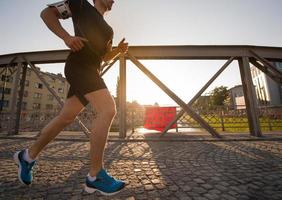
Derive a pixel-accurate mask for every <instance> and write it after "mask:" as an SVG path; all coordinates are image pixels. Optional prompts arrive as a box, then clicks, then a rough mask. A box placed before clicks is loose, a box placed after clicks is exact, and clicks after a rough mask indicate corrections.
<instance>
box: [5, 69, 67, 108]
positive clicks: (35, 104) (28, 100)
mask: <svg viewBox="0 0 282 200" xmlns="http://www.w3.org/2000/svg"><path fill="white" fill-rule="evenodd" d="M37 69H38V70H39V71H40V68H37ZM40 74H41V76H42V77H43V78H44V79H45V80H46V81H47V83H48V84H49V86H50V87H51V88H53V89H54V91H55V92H56V93H57V95H58V96H59V97H60V98H61V99H62V100H65V99H66V96H67V92H68V89H69V84H68V82H67V81H66V79H65V78H64V77H63V76H62V75H61V74H52V73H48V72H42V71H40ZM0 77H1V80H0V105H1V104H2V110H3V111H7V112H9V111H11V109H12V103H11V102H12V98H13V97H12V96H13V95H12V94H13V89H14V85H15V84H16V82H15V77H16V72H15V73H12V74H11V72H10V70H3V71H2V73H1V74H0ZM19 90H20V85H19V86H18V91H19ZM3 91H4V93H3ZM18 98H19V97H18ZM0 108H1V107H0ZM58 108H59V103H58V102H57V100H56V99H55V97H54V96H53V95H52V94H51V93H50V92H49V91H48V89H47V87H46V86H45V85H43V83H42V82H41V80H40V79H39V78H38V77H37V75H36V74H35V73H34V72H33V71H32V70H31V69H30V68H28V69H27V74H26V81H25V89H24V95H23V103H22V110H25V111H35V110H37V111H46V110H54V109H55V110H56V109H58Z"/></svg>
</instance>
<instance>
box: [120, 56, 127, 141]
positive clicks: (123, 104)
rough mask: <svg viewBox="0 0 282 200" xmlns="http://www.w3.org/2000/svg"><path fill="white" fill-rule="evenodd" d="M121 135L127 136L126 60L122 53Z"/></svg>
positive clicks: (122, 136)
mask: <svg viewBox="0 0 282 200" xmlns="http://www.w3.org/2000/svg"><path fill="white" fill-rule="evenodd" d="M119 78H120V79H119V88H118V90H119V136H120V137H121V138H125V137H126V131H127V130H126V60H125V57H124V54H121V55H120V68H119Z"/></svg>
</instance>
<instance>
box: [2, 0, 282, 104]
mask: <svg viewBox="0 0 282 200" xmlns="http://www.w3.org/2000/svg"><path fill="white" fill-rule="evenodd" d="M52 2H56V0H41V1H38V0H28V1H23V0H1V1H0V25H1V29H0V44H1V47H0V54H7V53H16V52H28V51H43V50H55V49H66V47H65V45H64V43H63V42H62V41H61V40H60V39H58V38H57V37H56V36H55V35H54V34H53V33H51V32H50V31H49V30H48V29H47V27H46V26H45V25H44V23H43V22H42V20H41V19H40V17H39V15H40V12H41V10H42V9H43V8H44V7H45V5H46V4H47V3H52ZM281 8H282V1H281V0H236V1H235V0H212V1H211V0H138V1H137V0H116V1H115V4H114V6H113V10H112V11H111V12H110V13H108V14H107V16H106V17H105V18H106V20H107V21H108V23H109V24H110V25H111V26H112V27H113V29H114V32H115V38H114V44H115V45H116V44H117V43H118V42H119V41H120V40H121V39H122V38H123V37H125V38H126V39H127V41H128V42H129V44H130V45H132V46H134V45H257V46H277V47H282V37H281V35H282V25H281V21H282V12H281ZM62 23H63V26H64V27H65V28H66V29H67V30H68V31H70V32H71V33H73V29H72V23H71V20H70V19H69V20H64V21H62ZM142 63H144V64H145V66H147V67H148V68H149V69H150V70H152V71H153V72H154V73H155V74H156V75H157V76H158V77H159V78H160V79H161V80H162V81H164V83H165V84H167V86H168V87H169V88H171V89H172V90H173V91H174V92H175V93H176V94H178V95H179V96H180V97H181V98H183V100H184V101H187V102H188V100H189V99H190V98H192V97H193V95H194V94H195V93H196V92H197V91H198V90H199V89H200V88H201V87H202V86H203V85H204V84H205V83H206V81H208V79H209V78H210V77H211V76H212V75H213V74H214V73H215V72H216V71H217V70H218V69H219V68H220V67H221V66H222V64H223V63H224V61H142ZM41 67H42V70H43V71H46V70H48V71H50V72H53V73H59V72H60V73H62V74H64V73H63V65H62V64H59V65H58V64H56V65H44V66H41ZM117 75H118V65H115V66H114V68H113V69H112V70H110V71H109V73H108V74H107V75H106V76H105V80H106V83H107V85H108V87H109V89H110V91H111V92H112V94H113V95H115V89H116V80H117ZM127 75H128V77H127V78H128V80H127V95H128V96H127V99H128V101H132V100H137V101H138V102H139V103H142V104H153V103H155V102H158V103H159V104H162V105H163V104H165V105H169V104H174V103H173V101H172V100H171V99H170V98H169V97H167V96H166V95H165V94H164V93H163V92H162V91H160V89H158V88H157V87H156V86H155V85H154V84H153V83H152V82H151V81H150V80H147V79H145V78H144V75H143V74H142V73H140V72H139V71H138V69H137V68H136V67H134V66H133V65H132V64H130V63H128V72H127ZM236 84H240V76H239V71H238V66H237V63H236V62H233V63H232V65H231V66H230V67H229V68H228V69H227V70H226V71H225V72H224V73H223V74H222V75H221V76H220V77H219V79H218V80H217V81H216V82H215V83H214V84H213V85H212V86H211V87H210V88H209V89H208V91H209V90H211V89H213V88H214V87H215V86H220V85H225V86H228V87H229V88H230V87H232V86H234V85H236Z"/></svg>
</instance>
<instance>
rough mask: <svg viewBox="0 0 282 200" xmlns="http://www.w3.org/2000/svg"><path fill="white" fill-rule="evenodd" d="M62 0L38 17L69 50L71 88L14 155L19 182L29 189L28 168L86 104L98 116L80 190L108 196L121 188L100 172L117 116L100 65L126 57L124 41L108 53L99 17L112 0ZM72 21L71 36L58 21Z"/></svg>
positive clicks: (108, 34) (106, 31)
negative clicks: (32, 139) (52, 114)
mask: <svg viewBox="0 0 282 200" xmlns="http://www.w3.org/2000/svg"><path fill="white" fill-rule="evenodd" d="M93 3H94V6H93V5H92V4H90V3H89V2H88V1H87V0H65V1H61V2H57V3H53V4H50V5H48V6H47V8H45V9H44V10H43V11H42V12H41V18H42V19H43V21H44V23H45V24H46V25H47V27H48V28H49V29H50V30H51V31H52V32H53V33H55V34H56V35H57V36H58V37H59V38H61V39H62V40H63V41H64V42H65V44H66V45H67V46H68V47H69V48H70V49H71V53H70V54H69V56H68V58H67V60H66V64H65V76H66V79H67V81H68V82H69V84H70V89H69V91H68V95H67V100H66V102H65V103H64V106H63V108H62V110H61V111H60V113H59V114H58V116H56V117H55V118H54V119H53V120H51V121H50V122H49V123H48V124H47V125H46V126H45V127H44V128H43V129H42V130H41V133H40V136H39V137H38V139H37V140H36V141H35V142H34V143H33V144H32V145H31V146H29V147H28V148H26V149H24V150H21V151H19V152H16V153H15V154H14V160H15V162H16V163H17V164H18V178H19V180H20V181H21V182H22V183H24V184H26V185H29V184H31V182H32V169H33V166H34V164H35V162H36V158H37V157H38V155H39V153H40V152H41V151H42V150H43V148H44V147H45V146H46V145H47V144H48V143H49V142H51V141H52V140H53V139H54V138H55V137H56V136H57V135H58V134H59V133H60V131H62V130H63V129H64V128H65V127H66V126H67V125H69V124H71V123H72V122H73V121H74V119H75V117H76V116H77V115H78V114H79V113H80V112H81V111H82V110H83V109H84V107H85V106H86V105H87V104H88V103H90V104H91V106H92V107H93V108H94V109H95V111H96V112H97V117H96V118H95V120H94V119H93V127H92V128H91V134H90V136H89V137H90V169H89V173H88V175H87V177H86V181H85V191H86V192H89V193H92V192H95V191H96V190H97V191H100V192H101V193H102V194H104V195H113V194H116V193H118V192H119V191H121V190H122V189H123V188H124V187H125V183H124V182H123V181H121V180H117V179H114V178H113V177H111V176H110V175H109V174H108V173H107V171H106V170H105V169H104V165H103V163H104V162H103V157H104V149H105V144H106V141H107V137H108V132H109V128H110V126H111V123H112V120H113V118H114V116H115V114H116V106H115V102H114V99H113V98H112V96H111V94H110V92H109V90H108V89H107V86H106V84H105V83H104V80H103V79H102V78H101V76H100V66H101V64H102V62H109V61H110V60H112V59H114V58H115V57H116V56H118V55H119V54H120V53H126V52H127V50H128V44H127V43H125V42H124V39H123V40H122V41H121V42H120V43H119V44H118V47H117V48H115V49H112V40H113V30H112V28H111V27H110V26H109V25H108V24H107V22H106V21H105V20H104V14H105V13H106V12H107V11H110V10H111V9H112V6H113V3H114V1H113V0H93ZM70 17H71V18H72V21H73V26H74V32H75V35H74V36H72V35H70V34H69V33H68V32H67V31H66V30H65V29H64V28H63V27H62V26H61V23H60V21H59V20H60V19H67V18H70Z"/></svg>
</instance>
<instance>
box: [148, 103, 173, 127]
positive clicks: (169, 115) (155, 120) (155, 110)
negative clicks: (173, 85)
mask: <svg viewBox="0 0 282 200" xmlns="http://www.w3.org/2000/svg"><path fill="white" fill-rule="evenodd" d="M175 116H176V107H147V108H146V113H145V124H144V128H147V129H151V130H157V131H163V129H164V128H165V127H166V126H167V125H168V124H169V122H171V121H172V120H173V119H174V118H175ZM171 128H176V124H173V125H172V126H171Z"/></svg>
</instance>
